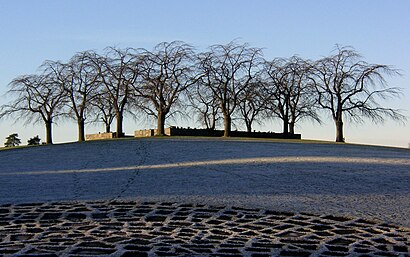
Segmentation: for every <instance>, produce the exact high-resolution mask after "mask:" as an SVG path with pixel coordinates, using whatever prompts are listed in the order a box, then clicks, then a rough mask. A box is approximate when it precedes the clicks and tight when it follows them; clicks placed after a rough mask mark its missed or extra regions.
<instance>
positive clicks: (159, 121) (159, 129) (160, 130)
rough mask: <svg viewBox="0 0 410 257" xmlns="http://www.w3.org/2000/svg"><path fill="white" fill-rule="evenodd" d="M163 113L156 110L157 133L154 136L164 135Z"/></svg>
mask: <svg viewBox="0 0 410 257" xmlns="http://www.w3.org/2000/svg"><path fill="white" fill-rule="evenodd" d="M165 115H166V114H165V113H164V112H163V111H158V119H157V133H156V134H155V135H156V136H164V135H165Z"/></svg>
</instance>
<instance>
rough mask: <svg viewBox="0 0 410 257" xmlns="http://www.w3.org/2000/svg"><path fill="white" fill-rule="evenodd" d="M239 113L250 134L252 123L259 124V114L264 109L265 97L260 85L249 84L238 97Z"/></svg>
mask: <svg viewBox="0 0 410 257" xmlns="http://www.w3.org/2000/svg"><path fill="white" fill-rule="evenodd" d="M239 98H240V100H239V105H238V107H239V111H240V114H241V119H242V120H243V121H244V122H245V125H246V131H247V132H249V133H250V132H252V125H253V124H254V122H258V123H261V120H260V118H261V114H262V113H263V111H264V110H265V109H266V103H267V97H265V95H264V90H263V87H262V83H260V81H255V82H254V83H251V84H250V85H249V86H248V87H247V88H246V89H245V90H244V91H243V92H242V93H241V94H240V96H239Z"/></svg>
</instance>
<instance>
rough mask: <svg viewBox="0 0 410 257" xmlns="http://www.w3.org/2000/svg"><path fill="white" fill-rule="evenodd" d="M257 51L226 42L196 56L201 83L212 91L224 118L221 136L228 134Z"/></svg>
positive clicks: (255, 63)
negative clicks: (197, 57) (198, 60)
mask: <svg viewBox="0 0 410 257" xmlns="http://www.w3.org/2000/svg"><path fill="white" fill-rule="evenodd" d="M261 54H262V53H261V50H260V49H258V48H251V47H249V45H248V44H238V43H236V42H230V43H229V44H227V45H214V46H211V47H210V51H209V52H206V53H203V54H201V55H200V56H199V59H200V62H199V63H200V64H199V68H200V70H201V73H202V74H203V76H202V84H203V85H204V86H206V87H208V88H209V89H210V90H211V91H212V97H213V98H215V99H216V100H217V101H218V103H219V106H220V109H221V112H222V114H223V117H224V136H225V137H229V136H230V133H231V127H232V115H233V114H234V112H235V111H236V108H237V107H238V105H239V102H240V95H241V94H242V92H243V91H244V90H245V89H246V88H247V87H248V86H249V84H250V83H251V81H252V79H253V77H254V76H255V69H256V68H257V64H258V63H259V58H260V57H261Z"/></svg>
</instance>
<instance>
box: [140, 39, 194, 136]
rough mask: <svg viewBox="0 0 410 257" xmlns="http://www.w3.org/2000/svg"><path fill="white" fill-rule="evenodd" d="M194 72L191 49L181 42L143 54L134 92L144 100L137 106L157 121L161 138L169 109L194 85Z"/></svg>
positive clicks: (158, 46)
mask: <svg viewBox="0 0 410 257" xmlns="http://www.w3.org/2000/svg"><path fill="white" fill-rule="evenodd" d="M194 71H195V70H194V67H193V49H192V47H191V46H190V45H188V44H186V43H184V42H181V41H173V42H170V43H168V42H163V43H160V44H158V45H157V46H156V47H155V48H154V50H153V51H152V52H149V51H145V53H144V54H143V68H142V77H141V82H140V83H137V84H136V86H135V88H134V89H135V92H136V94H137V96H138V97H141V98H143V99H145V101H144V102H143V104H141V105H140V106H139V107H140V108H142V109H143V111H145V112H146V113H147V114H148V115H151V116H154V117H155V118H156V119H157V132H156V134H157V135H164V132H165V131H164V127H165V119H166V117H167V116H168V115H169V114H170V113H172V112H171V108H172V107H173V106H175V105H176V104H178V103H180V98H181V97H182V94H183V93H185V91H186V90H187V88H188V87H190V86H191V85H193V84H194V83H195V81H196V79H195V78H194V76H195V74H194Z"/></svg>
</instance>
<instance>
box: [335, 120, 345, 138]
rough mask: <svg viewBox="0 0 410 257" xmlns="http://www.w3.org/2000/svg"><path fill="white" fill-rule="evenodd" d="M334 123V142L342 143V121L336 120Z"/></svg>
mask: <svg viewBox="0 0 410 257" xmlns="http://www.w3.org/2000/svg"><path fill="white" fill-rule="evenodd" d="M335 123H336V142H344V141H345V138H344V136H343V121H342V119H338V120H336V121H335Z"/></svg>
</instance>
